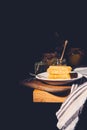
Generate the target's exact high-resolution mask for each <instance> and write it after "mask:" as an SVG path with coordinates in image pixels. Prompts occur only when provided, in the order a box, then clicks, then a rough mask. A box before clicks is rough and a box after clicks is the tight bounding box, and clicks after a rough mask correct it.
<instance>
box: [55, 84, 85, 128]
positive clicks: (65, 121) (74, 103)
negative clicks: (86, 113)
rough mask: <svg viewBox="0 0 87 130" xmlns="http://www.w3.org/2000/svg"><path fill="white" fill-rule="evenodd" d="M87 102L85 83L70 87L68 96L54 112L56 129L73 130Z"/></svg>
mask: <svg viewBox="0 0 87 130" xmlns="http://www.w3.org/2000/svg"><path fill="white" fill-rule="evenodd" d="M86 100H87V82H85V83H83V84H81V85H79V86H78V85H72V87H71V92H70V95H69V96H68V97H67V99H66V100H65V102H64V103H63V104H62V105H61V107H60V109H59V110H58V111H57V112H56V117H57V119H58V123H57V128H58V129H60V130H74V129H75V126H76V124H77V122H78V121H79V115H80V114H81V111H82V108H83V106H84V103H85V101H86Z"/></svg>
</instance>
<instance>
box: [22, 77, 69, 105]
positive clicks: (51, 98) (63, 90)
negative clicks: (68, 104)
mask: <svg viewBox="0 0 87 130" xmlns="http://www.w3.org/2000/svg"><path fill="white" fill-rule="evenodd" d="M22 84H23V85H24V86H26V87H29V88H32V89H33V99H32V101H33V102H40V103H45V102H46V103H57V102H59V103H62V102H64V101H65V99H66V98H67V96H68V95H69V92H70V88H71V86H68V85H65V86H54V85H49V84H46V83H43V82H41V81H39V80H36V79H35V80H31V81H24V82H23V83H22Z"/></svg>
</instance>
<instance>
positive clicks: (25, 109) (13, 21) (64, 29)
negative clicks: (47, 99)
mask: <svg viewBox="0 0 87 130" xmlns="http://www.w3.org/2000/svg"><path fill="white" fill-rule="evenodd" d="M86 12H87V9H86V4H85V3H84V2H80V1H78V2H76V1H75V2H73V1H72V2H71V1H61V2H59V1H54V2H53V1H52V2H51V1H48V2H45V1H43V2H42V1H39V2H38V1H33V2H12V3H4V9H2V14H3V19H2V20H3V31H2V34H5V37H3V42H2V43H3V45H4V47H3V48H4V52H5V53H4V58H3V59H6V60H3V63H4V66H5V67H4V70H5V69H6V71H7V75H8V73H9V76H10V84H11V87H10V89H9V92H8V93H7V92H6V91H5V92H4V93H5V97H4V98H5V100H6V105H5V107H4V114H5V120H6V122H7V123H6V125H7V126H8V127H9V129H10V128H11V129H12V130H13V129H21V128H23V129H24V130H27V129H32V130H34V129H38V130H39V129H50V130H51V129H55V130H56V129H57V128H56V123H57V119H56V116H55V113H56V111H57V110H58V108H59V107H60V104H56V103H53V104H52V103H50V104H48V103H44V104H43V103H42V104H41V103H32V91H33V90H32V89H30V88H26V87H25V86H21V85H20V84H19V82H20V81H21V80H23V79H25V78H27V77H28V73H29V72H32V71H33V67H34V63H35V62H36V61H39V60H40V58H41V56H42V54H43V53H44V52H47V51H49V50H51V49H55V47H56V46H57V43H56V42H55V38H54V32H58V33H59V36H60V38H61V39H63V40H66V39H67V40H69V46H72V47H81V48H84V49H86V44H87V43H86V42H87V39H86V32H87V25H86V23H87V20H86ZM6 83H7V82H6ZM10 84H9V86H10ZM7 89H8V88H7ZM7 89H6V90H7ZM11 90H12V91H11ZM7 96H8V97H9V98H8V99H7ZM9 101H10V102H9ZM8 117H9V118H8Z"/></svg>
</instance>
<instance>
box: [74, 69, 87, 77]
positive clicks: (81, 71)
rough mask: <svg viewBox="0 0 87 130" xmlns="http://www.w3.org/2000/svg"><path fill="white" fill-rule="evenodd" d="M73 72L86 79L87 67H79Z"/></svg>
mask: <svg viewBox="0 0 87 130" xmlns="http://www.w3.org/2000/svg"><path fill="white" fill-rule="evenodd" d="M74 71H75V72H78V73H80V74H82V75H83V76H85V77H86V78H87V67H79V68H75V69H74Z"/></svg>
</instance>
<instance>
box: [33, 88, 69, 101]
mask: <svg viewBox="0 0 87 130" xmlns="http://www.w3.org/2000/svg"><path fill="white" fill-rule="evenodd" d="M66 98H67V96H64V97H61V96H55V95H53V94H51V93H49V92H46V91H42V90H37V89H34V91H33V102H38V103H62V102H64V101H65V99H66Z"/></svg>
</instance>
